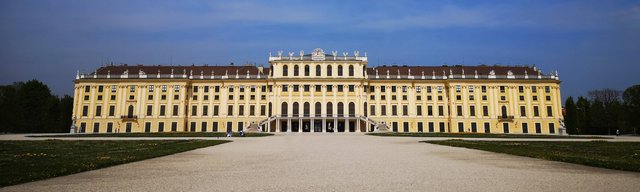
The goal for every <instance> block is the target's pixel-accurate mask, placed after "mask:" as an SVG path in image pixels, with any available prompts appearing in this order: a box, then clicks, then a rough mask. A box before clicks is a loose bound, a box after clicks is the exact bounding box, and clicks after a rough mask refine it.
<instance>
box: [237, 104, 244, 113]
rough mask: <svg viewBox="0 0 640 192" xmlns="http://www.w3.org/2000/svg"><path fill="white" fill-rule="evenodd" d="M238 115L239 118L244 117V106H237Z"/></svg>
mask: <svg viewBox="0 0 640 192" xmlns="http://www.w3.org/2000/svg"><path fill="white" fill-rule="evenodd" d="M238 115H240V116H242V115H244V105H239V106H238Z"/></svg>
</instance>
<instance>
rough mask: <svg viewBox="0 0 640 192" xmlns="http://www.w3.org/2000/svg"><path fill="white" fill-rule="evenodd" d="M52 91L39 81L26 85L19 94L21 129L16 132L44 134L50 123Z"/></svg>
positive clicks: (20, 89)
mask: <svg viewBox="0 0 640 192" xmlns="http://www.w3.org/2000/svg"><path fill="white" fill-rule="evenodd" d="M51 97H52V95H51V90H49V87H47V85H45V84H43V83H42V82H40V81H37V80H30V81H27V82H26V83H24V85H22V86H21V87H20V88H19V89H18V92H17V104H18V106H19V110H18V111H19V117H18V118H19V120H18V124H19V129H18V130H16V132H23V133H24V132H44V131H45V126H47V123H50V118H51V117H50V116H49V114H48V112H50V111H49V110H50V107H51V104H52V103H51Z"/></svg>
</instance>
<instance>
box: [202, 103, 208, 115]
mask: <svg viewBox="0 0 640 192" xmlns="http://www.w3.org/2000/svg"><path fill="white" fill-rule="evenodd" d="M207 115H209V106H207V105H203V106H202V116H207Z"/></svg>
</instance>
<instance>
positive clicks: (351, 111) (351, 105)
mask: <svg viewBox="0 0 640 192" xmlns="http://www.w3.org/2000/svg"><path fill="white" fill-rule="evenodd" d="M349 116H350V117H355V116H356V104H355V103H353V102H351V103H349Z"/></svg>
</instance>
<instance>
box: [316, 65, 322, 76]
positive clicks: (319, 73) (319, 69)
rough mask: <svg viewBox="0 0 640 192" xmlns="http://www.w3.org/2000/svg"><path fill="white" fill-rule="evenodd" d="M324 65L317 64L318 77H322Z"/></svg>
mask: <svg viewBox="0 0 640 192" xmlns="http://www.w3.org/2000/svg"><path fill="white" fill-rule="evenodd" d="M321 72H322V67H320V65H316V77H320V75H322V73H321Z"/></svg>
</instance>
